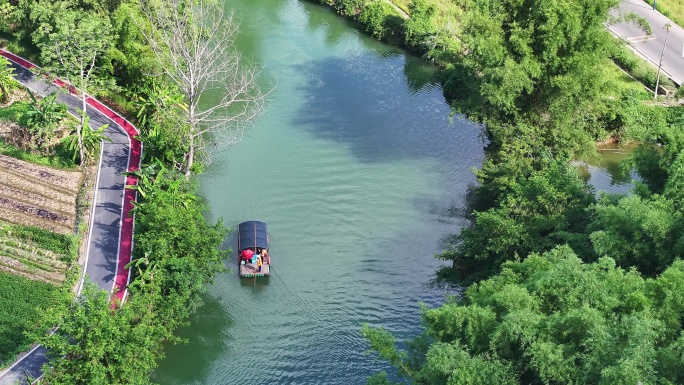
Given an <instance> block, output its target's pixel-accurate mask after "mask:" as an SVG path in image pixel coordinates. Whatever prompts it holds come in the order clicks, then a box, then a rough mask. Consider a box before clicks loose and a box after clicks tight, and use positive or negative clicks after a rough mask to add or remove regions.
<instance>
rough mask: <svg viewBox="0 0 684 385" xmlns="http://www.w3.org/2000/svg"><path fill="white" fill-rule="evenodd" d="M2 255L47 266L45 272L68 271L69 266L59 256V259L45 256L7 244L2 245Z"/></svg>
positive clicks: (0, 248)
mask: <svg viewBox="0 0 684 385" xmlns="http://www.w3.org/2000/svg"><path fill="white" fill-rule="evenodd" d="M0 255H5V256H8V257H14V258H16V259H18V260H25V261H31V262H32V263H36V264H40V265H41V266H45V267H46V268H45V270H49V271H52V270H58V271H65V270H66V269H67V264H66V263H65V262H64V261H62V260H60V258H59V256H56V257H57V258H55V257H51V256H45V255H42V254H41V253H39V252H35V251H34V250H26V249H21V248H18V247H13V246H10V245H7V244H2V243H0Z"/></svg>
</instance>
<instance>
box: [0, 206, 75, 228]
mask: <svg viewBox="0 0 684 385" xmlns="http://www.w3.org/2000/svg"><path fill="white" fill-rule="evenodd" d="M0 218H2V219H3V220H4V221H7V222H10V223H15V224H19V225H24V226H33V227H40V228H42V229H45V230H48V231H52V232H54V233H57V234H73V232H74V226H75V223H74V221H73V220H71V221H68V222H64V221H62V222H57V221H54V220H51V219H47V218H44V217H42V216H40V215H36V214H29V213H27V212H22V211H17V210H16V209H12V208H7V207H5V206H3V205H2V204H0Z"/></svg>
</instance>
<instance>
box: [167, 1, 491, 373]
mask: <svg viewBox="0 0 684 385" xmlns="http://www.w3.org/2000/svg"><path fill="white" fill-rule="evenodd" d="M226 3H227V6H228V7H231V8H234V9H235V10H236V13H237V14H238V15H240V16H241V19H242V22H241V29H240V31H241V32H240V36H239V40H238V42H237V44H238V47H239V50H240V51H241V52H242V54H243V56H244V57H245V58H247V59H250V60H252V61H253V62H255V63H258V64H260V65H261V66H263V68H264V70H263V73H262V76H261V81H262V82H263V86H264V87H265V88H269V87H270V86H271V85H273V84H274V83H275V82H277V87H276V88H275V89H274V91H273V92H272V93H271V94H270V95H269V106H268V109H267V111H266V112H265V114H264V115H263V116H262V117H260V118H259V119H258V120H257V122H256V124H255V125H254V126H253V127H249V128H248V129H247V130H246V132H245V136H244V138H243V140H242V141H241V142H240V143H238V144H237V145H235V146H233V147H231V148H230V149H229V150H228V151H224V152H220V153H217V154H214V158H213V163H212V164H211V165H210V167H209V168H208V169H207V170H206V172H205V173H204V174H203V175H202V176H201V177H200V184H201V193H202V195H203V196H204V197H205V198H206V199H207V200H208V203H209V204H210V206H211V217H212V219H214V220H215V219H217V218H219V217H223V218H224V219H225V220H226V223H227V224H228V225H229V226H230V227H231V228H233V229H235V228H236V225H237V223H239V222H241V221H244V220H252V219H254V220H261V221H265V222H266V223H268V230H269V235H270V241H271V253H270V254H271V256H272V261H273V265H274V266H273V271H272V273H273V275H272V276H271V277H270V278H267V279H258V280H254V279H246V280H239V279H238V278H237V273H236V270H237V269H236V268H235V267H236V266H235V259H233V260H231V261H230V262H229V264H230V266H231V267H232V268H233V270H234V271H233V273H230V274H224V275H221V276H218V277H217V279H216V283H215V284H214V285H212V286H211V287H210V289H209V292H208V293H207V295H206V296H205V302H206V303H205V305H204V306H202V307H201V308H200V309H199V310H198V312H197V313H196V314H195V315H194V316H193V317H192V318H191V325H190V326H189V327H186V328H183V329H182V330H180V335H181V337H183V338H186V339H187V340H188V344H183V345H176V346H168V347H167V349H166V355H167V357H166V358H165V359H163V360H161V361H160V366H159V369H158V370H157V371H156V373H155V375H154V380H155V381H158V382H159V383H161V384H324V383H325V384H362V383H364V382H365V378H366V377H367V376H368V375H370V374H371V373H373V372H375V371H377V370H382V369H388V366H387V365H386V364H385V363H383V362H379V361H378V360H376V359H374V358H373V356H372V355H367V354H364V352H365V351H366V350H367V349H368V346H367V344H366V342H365V340H364V339H363V338H362V337H361V335H360V334H359V330H360V328H361V325H362V323H368V324H370V325H373V326H383V327H385V328H386V329H388V330H389V331H391V332H392V333H394V334H395V335H397V336H398V337H399V338H400V339H404V338H407V337H411V336H414V335H416V334H417V333H418V332H419V331H420V324H419V303H420V302H422V303H425V304H427V305H428V306H430V307H434V306H438V305H439V304H441V303H442V302H443V301H444V298H445V296H446V295H447V294H450V293H454V292H455V289H453V288H450V287H448V286H445V285H444V284H440V283H436V282H435V280H434V278H435V271H436V270H437V269H438V268H440V267H441V266H443V264H444V262H442V261H439V260H437V259H435V258H434V257H433V255H434V254H435V253H437V252H438V251H439V250H440V245H441V244H442V243H443V242H444V239H445V237H446V236H448V235H449V234H452V233H455V232H457V231H458V229H459V228H460V227H461V226H462V225H464V224H465V222H464V221H463V220H462V219H460V217H459V215H458V213H459V212H460V209H461V208H462V206H463V202H464V196H465V194H466V192H467V189H468V187H469V186H470V185H472V184H473V183H474V182H475V178H474V176H473V173H472V168H473V167H474V166H479V165H480V164H481V163H482V159H483V141H482V139H481V138H480V134H481V129H480V127H479V126H477V125H475V124H473V123H471V122H468V121H463V120H462V119H459V118H458V117H454V118H453V119H452V120H453V121H451V120H450V119H449V107H448V105H447V103H446V102H445V100H444V97H443V95H442V91H441V89H440V87H439V85H438V84H437V83H436V82H435V80H434V75H435V68H434V67H432V66H431V65H429V64H427V63H425V62H423V61H421V60H419V59H417V58H415V57H411V56H409V55H407V54H406V53H405V52H403V51H402V50H399V49H397V48H393V47H389V46H387V45H383V44H381V43H378V42H376V41H375V40H373V39H371V38H370V37H368V36H365V35H364V34H362V33H360V32H358V31H357V30H356V29H355V28H354V27H353V26H352V25H350V24H349V23H348V22H347V21H346V20H344V19H342V18H340V17H338V16H337V15H335V14H334V13H332V12H331V11H330V10H328V9H327V8H325V7H322V6H319V5H317V4H312V3H308V2H303V1H298V0H234V1H233V0H229V1H227V2H226ZM229 245H231V246H232V247H233V249H234V248H235V240H234V239H230V242H229ZM234 256H235V254H233V257H234Z"/></svg>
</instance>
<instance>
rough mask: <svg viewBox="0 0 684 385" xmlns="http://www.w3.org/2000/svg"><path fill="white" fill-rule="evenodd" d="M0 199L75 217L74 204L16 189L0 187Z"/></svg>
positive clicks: (5, 186)
mask: <svg viewBox="0 0 684 385" xmlns="http://www.w3.org/2000/svg"><path fill="white" fill-rule="evenodd" d="M0 197H6V198H10V199H13V200H16V201H20V202H24V203H28V204H31V205H34V206H40V207H42V208H45V209H48V210H50V211H59V212H61V213H63V214H65V215H68V216H74V217H75V216H76V204H75V202H70V203H64V202H60V201H58V200H54V199H51V198H48V197H46V196H43V195H40V194H34V193H33V192H31V191H27V190H22V189H18V188H16V187H12V186H7V185H0Z"/></svg>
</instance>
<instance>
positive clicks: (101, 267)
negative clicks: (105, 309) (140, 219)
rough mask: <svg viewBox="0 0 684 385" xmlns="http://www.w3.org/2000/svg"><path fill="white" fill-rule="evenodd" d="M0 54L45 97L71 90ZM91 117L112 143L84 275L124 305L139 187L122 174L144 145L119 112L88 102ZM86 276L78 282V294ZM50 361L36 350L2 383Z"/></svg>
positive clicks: (73, 106) (72, 101)
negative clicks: (133, 213) (132, 185)
mask: <svg viewBox="0 0 684 385" xmlns="http://www.w3.org/2000/svg"><path fill="white" fill-rule="evenodd" d="M0 55H2V56H4V57H5V58H7V59H9V60H10V61H11V66H12V67H14V69H15V74H16V79H17V80H18V81H19V82H20V83H22V84H23V85H25V86H26V87H28V88H30V89H31V90H33V91H35V92H38V93H40V94H42V95H47V94H50V93H52V92H60V91H64V89H69V90H71V91H72V92H73V89H72V88H70V87H68V85H67V84H65V83H64V82H62V81H60V80H56V81H55V82H54V83H48V82H47V81H46V80H45V79H43V78H41V77H38V76H36V75H35V74H34V73H33V72H31V69H34V70H35V69H37V67H36V66H35V65H34V64H33V63H30V62H28V61H27V60H24V59H22V58H21V57H19V56H16V55H14V54H12V53H10V52H8V51H5V50H2V49H0ZM58 100H59V101H60V102H62V103H64V104H66V105H67V106H68V107H69V111H70V112H72V113H74V114H76V115H78V110H80V108H81V100H80V99H79V98H78V97H77V96H74V95H72V94H69V93H61V94H60V95H59V96H58ZM87 103H88V109H87V113H88V116H89V117H90V125H91V126H92V127H94V128H99V127H101V126H102V125H104V124H109V126H108V127H107V128H106V129H105V135H106V136H107V137H109V138H110V139H111V142H104V143H103V145H102V152H101V154H100V163H99V165H98V172H97V181H96V184H95V195H94V197H93V207H92V210H91V217H90V226H89V235H88V246H87V251H86V260H85V266H84V268H83V271H84V273H85V275H87V276H88V277H89V278H90V280H91V281H92V282H94V283H96V284H97V285H98V286H99V287H100V289H103V290H106V291H109V292H111V293H112V295H113V296H114V298H116V299H118V300H120V301H123V300H125V297H126V286H127V285H128V281H129V279H130V272H129V271H128V270H127V269H125V266H126V265H127V264H128V263H129V262H130V260H131V252H132V249H133V218H132V217H131V216H130V211H131V209H132V208H133V203H132V202H133V201H135V198H136V195H135V194H136V193H135V190H132V189H126V188H125V186H126V185H127V184H129V185H130V184H135V183H136V180H135V178H133V177H126V176H124V175H122V173H123V172H125V171H135V170H137V169H138V168H139V167H140V160H141V155H142V143H141V142H140V141H138V140H137V139H135V136H137V135H138V134H139V132H138V130H137V129H136V128H135V127H134V126H133V125H132V124H131V123H130V122H128V121H126V120H125V119H124V118H122V117H121V116H120V115H119V114H117V113H115V112H114V111H112V110H111V109H110V108H108V107H106V106H104V105H103V104H102V103H100V102H99V101H97V100H96V99H93V98H88V99H87ZM82 285H83V277H82V279H81V282H80V284H79V288H78V292H79V293H80V291H81V287H82ZM47 361H48V358H47V356H46V349H45V348H43V347H42V346H37V347H35V348H34V349H33V350H31V351H30V353H29V354H27V355H26V356H24V357H23V358H22V359H21V360H19V361H17V362H15V363H14V364H13V365H12V366H11V367H10V368H9V369H7V370H6V371H5V372H3V373H0V385H14V384H16V383H17V382H21V383H25V379H26V376H25V373H28V375H29V376H31V377H32V378H39V377H40V376H41V371H40V369H41V367H42V366H43V364H44V363H46V362H47Z"/></svg>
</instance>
